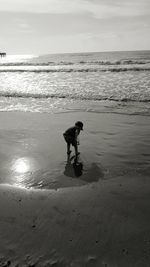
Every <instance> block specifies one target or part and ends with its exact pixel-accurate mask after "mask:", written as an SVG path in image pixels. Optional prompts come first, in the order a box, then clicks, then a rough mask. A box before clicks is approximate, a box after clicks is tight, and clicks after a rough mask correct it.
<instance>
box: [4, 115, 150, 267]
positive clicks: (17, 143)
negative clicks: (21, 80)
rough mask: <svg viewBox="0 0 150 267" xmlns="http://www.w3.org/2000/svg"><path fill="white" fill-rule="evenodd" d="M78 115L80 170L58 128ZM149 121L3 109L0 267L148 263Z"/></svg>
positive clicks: (143, 266) (141, 265)
mask: <svg viewBox="0 0 150 267" xmlns="http://www.w3.org/2000/svg"><path fill="white" fill-rule="evenodd" d="M78 119H80V120H83V121H84V122H85V130H84V132H83V133H82V135H81V137H80V140H81V141H80V142H81V145H80V151H81V157H80V161H81V162H82V163H83V170H82V172H81V171H80V172H78V173H77V172H75V170H74V169H73V166H72V163H71V164H70V166H69V167H68V166H67V158H66V145H65V143H64V140H63V138H62V132H63V131H64V130H65V129H66V128H67V127H68V126H70V125H71V124H72V123H73V122H74V121H76V120H78ZM137 120H139V121H137ZM148 120H149V118H145V117H143V120H140V119H137V118H136V117H126V116H119V115H111V114H90V113H89V114H88V113H70V114H68V113H66V114H65V113H64V114H55V115H48V114H37V113H36V114H34V113H33V114H32V113H13V112H11V113H5V112H3V113H1V117H0V137H1V138H0V146H1V151H0V157H1V161H0V167H1V169H0V183H1V185H0V266H66V267H69V266H70V267H80V266H81V267H82V266H94V267H101V266H111V267H114V266H115V267H120V266H121V267H122V266H123V267H124V266H125V267H126V266H129V267H130V266H131V267H134V266H136V267H148V266H150V212H149V211H150V179H149V165H148V163H149V153H148V151H149V142H148V141H149V134H148V132H149V131H148V127H149V124H148ZM141 125H142V128H141ZM130 163H131V165H130Z"/></svg>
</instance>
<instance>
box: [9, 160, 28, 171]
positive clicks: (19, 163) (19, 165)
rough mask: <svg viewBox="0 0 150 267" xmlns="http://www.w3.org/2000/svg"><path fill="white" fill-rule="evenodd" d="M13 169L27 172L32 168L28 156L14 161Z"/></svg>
mask: <svg viewBox="0 0 150 267" xmlns="http://www.w3.org/2000/svg"><path fill="white" fill-rule="evenodd" d="M13 170H14V171H15V172H17V173H26V172H28V171H29V170H30V162H29V160H28V159H26V158H20V159H17V160H16V161H15V162H14V165H13Z"/></svg>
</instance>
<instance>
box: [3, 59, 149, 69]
mask: <svg viewBox="0 0 150 267" xmlns="http://www.w3.org/2000/svg"><path fill="white" fill-rule="evenodd" d="M149 63H150V60H128V59H126V60H118V61H103V60H92V61H84V60H81V61H78V62H70V61H59V62H55V61H49V62H3V63H0V66H10V67H11V66H18V67H19V66H33V67H34V66H70V65H99V66H115V65H117V66H118V65H145V64H149Z"/></svg>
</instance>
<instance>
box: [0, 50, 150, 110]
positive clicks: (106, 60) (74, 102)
mask: <svg viewBox="0 0 150 267" xmlns="http://www.w3.org/2000/svg"><path fill="white" fill-rule="evenodd" d="M0 81H1V82H0V111H14V110H18V111H30V112H49V113H53V112H63V111H65V112H66V111H70V110H80V111H91V112H92V111H93V112H94V111H96V112H111V113H112V112H114V113H116V112H117V113H125V114H142V115H149V114H150V108H149V102H150V51H131V52H103V53H77V54H55V55H54V54H53V55H41V56H36V55H35V56H31V55H30V56H27V55H26V56H23V55H20V56H15V55H14V56H9V55H8V56H7V57H6V58H0Z"/></svg>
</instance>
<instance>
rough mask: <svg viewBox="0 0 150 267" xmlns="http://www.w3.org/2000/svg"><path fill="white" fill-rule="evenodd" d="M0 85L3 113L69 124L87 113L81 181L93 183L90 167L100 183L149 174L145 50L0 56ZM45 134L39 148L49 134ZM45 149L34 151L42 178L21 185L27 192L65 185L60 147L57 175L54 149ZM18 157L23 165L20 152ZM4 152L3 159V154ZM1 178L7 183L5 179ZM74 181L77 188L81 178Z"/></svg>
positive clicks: (149, 89)
mask: <svg viewBox="0 0 150 267" xmlns="http://www.w3.org/2000/svg"><path fill="white" fill-rule="evenodd" d="M0 81H1V82H0V111H6V112H12V111H21V112H34V113H37V114H38V113H52V114H53V113H60V114H59V115H62V114H61V113H63V112H64V113H65V118H67V116H69V117H68V118H69V120H70V121H72V123H73V122H74V121H73V118H75V117H77V116H76V115H77V114H84V124H85V130H84V133H83V135H82V137H81V144H82V146H81V151H82V153H81V155H82V160H83V163H84V175H83V176H82V177H80V178H81V179H80V178H79V179H80V180H82V178H86V179H87V178H88V179H89V177H90V179H91V177H92V179H93V178H95V169H97V170H98V178H99V179H100V177H102V178H104V179H105V178H113V177H117V176H121V175H125V174H126V175H128V176H130V177H132V175H140V176H141V177H142V178H143V177H144V176H145V175H148V176H149V175H150V167H149V162H150V153H149V150H150V135H149V130H150V127H149V125H150V51H132V52H107V53H106V52H105V53H80V54H57V55H41V56H36V55H34V56H31V55H30V56H27V55H26V56H23V55H20V56H15V55H14V56H7V57H6V58H0ZM78 112H79V113H78ZM104 115H105V116H104ZM79 119H82V118H79ZM37 120H38V116H37ZM66 127H67V123H66ZM64 130H65V129H64ZM4 132H5V131H4ZM42 133H43V136H44V137H43V139H42V140H43V142H44V141H45V139H46V136H47V139H48V138H49V133H47V131H45V132H43V131H42ZM11 135H12V136H13V132H11ZM58 135H59V137H60V136H61V137H62V133H60V132H59V133H58ZM2 136H5V133H4V134H3V135H2ZM6 137H7V138H8V136H7V135H6ZM11 138H13V137H11ZM15 138H16V135H15V136H14V140H16V139H15ZM57 138H58V137H57ZM57 138H56V140H55V141H56V143H57V141H58V139H57ZM2 142H3V140H2ZM47 143H48V142H47ZM47 143H46V146H47ZM63 144H64V140H63V138H62V139H61V141H60V145H62V146H63ZM10 145H11V143H10ZM44 147H45V146H44V145H43V148H41V149H43V150H42V151H43V152H42V153H41V152H40V151H39V153H38V156H39V154H40V153H41V157H42V155H43V157H44V160H43V161H39V163H38V166H39V169H40V170H39V176H38V177H39V178H38V177H37V176H36V175H35V173H34V172H33V173H32V175H31V176H32V177H31V178H30V177H29V181H28V182H25V180H24V182H23V184H24V186H25V187H40V188H45V187H46V188H53V186H52V185H51V179H52V177H53V176H55V177H53V178H54V184H56V180H58V183H59V182H60V181H61V180H62V173H63V172H64V169H65V164H66V157H65V153H66V151H65V144H64V148H63V147H62V149H64V157H63V159H62V161H58V160H57V161H56V160H55V166H54V169H53V168H52V167H51V168H50V164H51V161H52V157H51V150H50V149H48V150H46V151H45V149H44ZM16 149H18V148H16ZM17 151H18V150H17ZM19 151H20V159H22V158H23V157H24V156H25V155H24V154H25V151H24V150H22V148H21V149H20V150H19ZM1 153H4V154H5V153H6V152H5V148H4V151H2V152H1ZM17 153H18V152H17ZM46 153H47V154H46ZM62 155H63V152H62ZM7 156H8V155H7ZM26 156H27V155H26ZM31 156H32V155H29V157H31ZM45 158H46V159H48V160H47V165H46V166H45V164H46V163H45ZM6 159H7V160H6V165H8V161H9V159H8V157H6ZM20 159H19V160H20ZM33 160H35V159H33ZM19 162H20V161H19ZM42 162H44V163H43V164H44V165H42ZM4 167H5V166H4ZM19 168H20V167H19ZM4 169H5V168H4ZM42 170H44V174H43V172H42ZM56 170H58V173H57V174H56ZM4 171H6V169H5V170H4ZM88 172H89V173H90V174H89V175H88ZM93 172H94V177H93V175H92V174H93ZM45 173H46V174H45ZM100 174H102V175H100ZM26 177H27V178H28V176H27V175H26ZM59 177H61V178H60V181H59ZM2 178H3V179H4V181H3V182H6V178H7V175H3V176H2ZM57 178H58V179H57ZM86 179H85V180H86ZM85 180H84V182H85ZM21 181H22V180H21ZM69 181H70V180H69ZM74 181H75V182H74V183H77V185H78V183H79V180H77V181H76V180H74ZM90 181H91V182H94V181H95V180H90ZM0 182H2V181H1V180H0ZM87 182H89V180H88V181H87ZM8 183H9V182H8ZM10 183H11V182H10ZM67 183H68V180H67ZM61 184H62V183H61ZM57 186H58V185H57ZM57 186H56V187H57ZM63 186H66V184H65V183H63ZM71 186H73V184H72V183H71ZM58 187H59V186H58Z"/></svg>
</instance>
